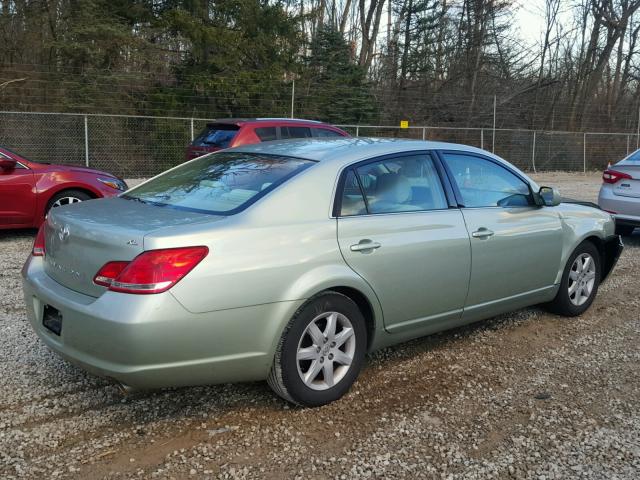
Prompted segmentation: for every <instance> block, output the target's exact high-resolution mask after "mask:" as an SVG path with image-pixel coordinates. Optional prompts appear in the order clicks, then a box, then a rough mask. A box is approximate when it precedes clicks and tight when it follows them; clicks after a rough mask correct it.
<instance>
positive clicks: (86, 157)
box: [84, 115, 89, 167]
mask: <svg viewBox="0 0 640 480" xmlns="http://www.w3.org/2000/svg"><path fill="white" fill-rule="evenodd" d="M84 164H85V166H87V167H88V166H89V120H88V117H87V116H86V115H85V116H84Z"/></svg>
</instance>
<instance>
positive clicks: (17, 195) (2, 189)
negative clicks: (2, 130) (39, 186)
mask: <svg viewBox="0 0 640 480" xmlns="http://www.w3.org/2000/svg"><path fill="white" fill-rule="evenodd" d="M0 156H2V157H4V158H10V157H8V156H7V155H4V154H3V153H0ZM35 209H36V202H35V193H34V177H33V172H32V171H31V170H29V169H28V168H27V167H25V166H24V165H22V164H20V163H16V166H15V168H13V169H10V170H7V169H2V168H0V225H5V226H6V225H11V226H14V227H21V226H31V225H32V223H33V217H34V215H35Z"/></svg>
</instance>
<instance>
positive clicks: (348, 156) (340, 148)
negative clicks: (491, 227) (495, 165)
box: [226, 137, 538, 188]
mask: <svg viewBox="0 0 640 480" xmlns="http://www.w3.org/2000/svg"><path fill="white" fill-rule="evenodd" d="M424 150H456V151H459V152H468V153H475V154H478V155H483V156H485V157H489V158H491V159H493V160H495V161H497V162H499V163H501V164H502V165H504V166H505V167H506V168H508V169H511V170H515V171H516V172H518V173H519V174H520V175H522V176H523V177H524V178H526V179H527V180H529V182H530V183H531V185H532V186H533V187H534V188H538V187H537V184H536V182H534V181H533V180H532V179H531V178H529V176H528V175H526V174H525V173H524V172H522V171H521V170H520V169H518V168H517V167H516V166H515V165H512V164H511V163H509V162H507V161H505V160H504V159H502V158H500V157H498V156H497V155H495V154H493V153H491V152H488V151H486V150H482V149H480V148H477V147H472V146H470V145H463V144H459V143H448V142H435V141H425V140H410V139H402V138H373V137H334V138H304V139H291V140H275V141H271V142H263V143H256V144H250V145H242V146H239V147H235V148H231V149H229V150H226V151H236V152H247V153H265V154H271V155H282V156H287V157H296V158H302V159H306V160H313V161H316V162H323V163H325V162H331V163H335V164H336V165H337V166H344V165H349V164H351V163H354V162H357V161H360V160H366V159H369V158H375V157H380V156H382V155H390V154H395V153H403V152H410V151H424Z"/></svg>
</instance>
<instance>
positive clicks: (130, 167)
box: [0, 112, 640, 178]
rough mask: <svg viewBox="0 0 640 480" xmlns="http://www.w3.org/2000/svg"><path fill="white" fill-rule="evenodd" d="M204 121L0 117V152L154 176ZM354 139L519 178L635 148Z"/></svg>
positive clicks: (457, 130) (597, 161)
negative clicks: (431, 148)
mask: <svg viewBox="0 0 640 480" xmlns="http://www.w3.org/2000/svg"><path fill="white" fill-rule="evenodd" d="M208 121H211V120H208V119H203V118H180V117H142V116H127V115H100V114H95V115H92V114H87V115H84V114H67V113H26V112H0V145H3V146H6V147H8V148H10V149H13V150H15V151H17V152H19V153H21V154H23V155H24V156H25V157H27V158H31V159H33V160H36V161H43V162H51V163H65V164H72V165H83V166H89V167H92V168H96V169H99V170H105V171H109V172H112V173H114V174H116V175H119V176H121V177H124V178H142V177H149V176H152V175H155V174H157V173H160V172H162V171H163V170H166V169H168V168H170V167H172V166H174V165H177V164H179V163H180V162H182V161H184V158H185V150H186V146H187V144H188V143H189V142H190V141H191V139H193V137H194V135H197V134H198V132H199V131H201V130H202V129H204V127H205V125H206V123H207V122H208ZM339 126H340V127H342V128H343V129H344V130H346V131H348V132H349V133H350V134H351V135H354V136H367V137H396V138H413V139H424V140H436V141H443V142H452V143H463V144H467V145H473V146H476V147H480V148H484V149H486V150H488V151H493V152H495V153H496V154H497V155H500V156H501V157H503V158H505V159H506V160H508V161H510V162H511V163H513V164H514V165H516V166H518V167H519V168H521V169H522V170H525V171H556V170H563V171H582V172H586V171H592V170H602V169H604V168H605V167H606V166H607V164H608V163H609V162H615V161H617V160H619V159H621V158H623V157H624V156H626V155H627V154H629V153H631V152H632V151H634V150H635V149H637V148H638V142H639V139H640V138H639V136H638V135H637V134H634V133H601V132H588V133H583V132H556V131H533V130H522V129H504V128H499V129H493V128H461V127H433V126H411V127H409V128H400V127H395V126H371V125H339Z"/></svg>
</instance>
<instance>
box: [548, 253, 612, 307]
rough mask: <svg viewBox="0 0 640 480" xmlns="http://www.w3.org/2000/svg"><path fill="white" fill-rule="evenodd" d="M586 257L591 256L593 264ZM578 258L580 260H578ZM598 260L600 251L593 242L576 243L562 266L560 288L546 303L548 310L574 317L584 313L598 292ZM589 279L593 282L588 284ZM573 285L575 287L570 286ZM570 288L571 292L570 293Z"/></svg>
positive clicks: (599, 270) (599, 269)
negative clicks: (547, 303)
mask: <svg viewBox="0 0 640 480" xmlns="http://www.w3.org/2000/svg"><path fill="white" fill-rule="evenodd" d="M587 257H590V258H591V260H592V261H593V266H592V265H591V263H589V262H587ZM579 258H580V261H578V259H579ZM600 262H601V260H600V253H599V252H598V249H597V248H596V246H595V245H594V244H593V243H591V242H589V241H584V242H582V243H581V244H580V245H578V247H577V248H576V249H575V250H574V251H573V253H572V254H571V256H570V257H569V260H568V262H567V265H566V266H565V267H564V272H563V273H562V280H561V281H560V289H559V290H558V293H557V295H556V298H554V299H553V301H552V302H551V303H550V304H549V305H548V306H549V310H551V311H552V312H554V313H557V314H559V315H563V316H566V317H575V316H577V315H581V314H582V313H584V312H585V311H586V310H587V309H588V308H589V307H590V306H591V304H592V303H593V300H594V298H595V297H596V294H597V293H598V286H599V285H600V272H601V271H602V270H601V268H600V264H601V263H600ZM580 264H581V265H582V267H580ZM582 272H584V273H582ZM591 281H593V283H592V284H591V285H590V282H591ZM580 282H584V283H582V284H581V283H580ZM574 285H577V287H576V288H572V287H574ZM589 286H590V289H589ZM570 288H572V290H573V293H570V291H569V289H570Z"/></svg>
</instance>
